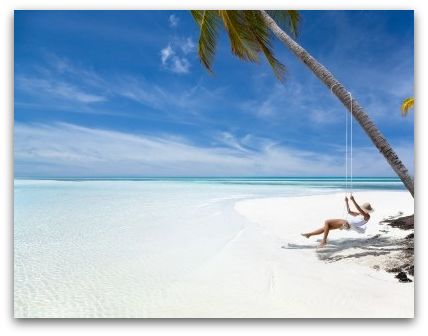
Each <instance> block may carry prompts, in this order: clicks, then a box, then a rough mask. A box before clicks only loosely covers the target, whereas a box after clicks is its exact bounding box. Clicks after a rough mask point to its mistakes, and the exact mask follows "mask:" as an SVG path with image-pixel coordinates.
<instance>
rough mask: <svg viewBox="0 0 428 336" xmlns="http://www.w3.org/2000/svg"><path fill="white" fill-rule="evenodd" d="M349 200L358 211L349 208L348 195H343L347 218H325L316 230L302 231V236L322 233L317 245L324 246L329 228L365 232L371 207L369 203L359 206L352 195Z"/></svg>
mask: <svg viewBox="0 0 428 336" xmlns="http://www.w3.org/2000/svg"><path fill="white" fill-rule="evenodd" d="M350 199H351V201H352V202H353V203H354V205H355V207H356V208H357V210H358V212H355V211H351V210H350V209H349V203H348V197H346V196H345V203H346V209H347V211H348V214H349V215H348V216H347V219H327V220H326V221H325V222H324V226H323V227H322V228H319V229H318V230H315V231H312V232H308V233H302V236H304V237H306V238H309V237H311V236H316V235H320V234H322V233H323V234H324V236H323V239H322V241H321V244H320V245H319V247H324V246H325V244H327V237H328V234H329V232H330V230H336V229H341V230H351V229H352V230H355V231H357V232H359V233H364V232H365V226H364V225H365V224H367V222H368V221H369V219H370V215H369V213H371V212H373V211H374V210H373V208H372V207H371V205H370V203H367V202H366V203H363V204H362V205H361V206H359V205H358V203H357V202H356V201H355V199H354V196H352V195H351V196H350Z"/></svg>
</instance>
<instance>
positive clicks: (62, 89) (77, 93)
mask: <svg viewBox="0 0 428 336" xmlns="http://www.w3.org/2000/svg"><path fill="white" fill-rule="evenodd" d="M16 82H17V85H18V86H19V88H20V89H24V90H27V91H32V92H35V93H38V94H40V93H42V92H43V93H46V94H49V95H51V96H54V97H55V96H57V97H61V98H65V99H67V100H72V101H77V102H80V103H99V102H103V101H106V100H107V98H106V97H105V96H103V95H100V94H93V93H89V92H85V91H84V90H82V89H80V88H78V87H76V86H74V85H72V84H70V83H67V82H65V81H61V80H53V79H41V78H35V77H31V76H29V77H26V76H18V77H17V78H16Z"/></svg>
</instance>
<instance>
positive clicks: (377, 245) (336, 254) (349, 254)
mask: <svg viewBox="0 0 428 336" xmlns="http://www.w3.org/2000/svg"><path fill="white" fill-rule="evenodd" d="M402 244H403V240H402V239H391V238H387V237H381V236H380V235H376V236H373V237H370V238H343V239H336V240H332V241H330V242H329V243H328V245H326V246H325V247H323V248H317V249H316V253H317V256H318V258H319V259H320V260H325V261H329V262H333V261H338V260H342V259H351V258H361V257H365V256H380V255H384V254H389V253H391V252H393V251H400V250H402V249H403V247H402ZM282 248H284V249H311V250H314V248H315V247H314V245H307V244H291V243H289V244H288V245H285V246H282ZM353 250H355V251H353ZM361 250H363V251H361Z"/></svg>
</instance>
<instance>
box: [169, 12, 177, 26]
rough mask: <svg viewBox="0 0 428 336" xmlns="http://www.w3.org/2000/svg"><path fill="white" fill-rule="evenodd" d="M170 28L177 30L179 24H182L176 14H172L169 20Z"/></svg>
mask: <svg viewBox="0 0 428 336" xmlns="http://www.w3.org/2000/svg"><path fill="white" fill-rule="evenodd" d="M168 22H169V26H170V27H171V28H175V27H177V26H178V23H179V22H180V19H179V18H178V17H177V15H175V14H171V15H170V16H169V18H168Z"/></svg>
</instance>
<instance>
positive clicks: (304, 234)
mask: <svg viewBox="0 0 428 336" xmlns="http://www.w3.org/2000/svg"><path fill="white" fill-rule="evenodd" d="M301 235H302V236H303V237H306V238H309V237H310V236H311V235H310V234H309V233H301Z"/></svg>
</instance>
